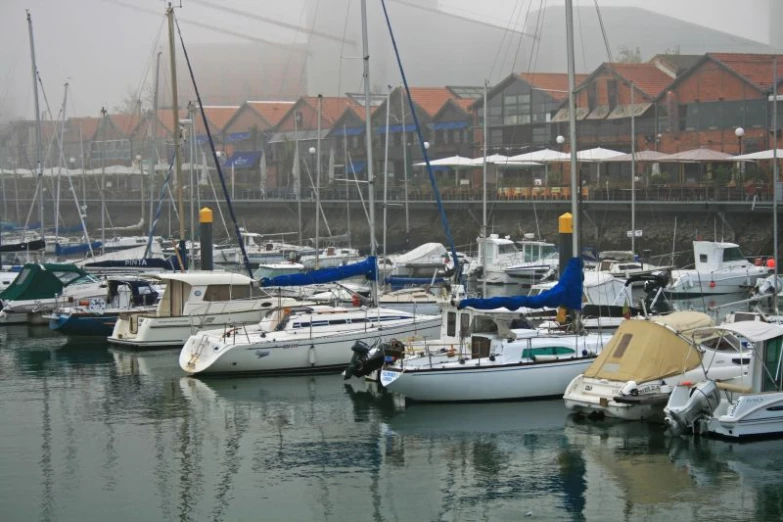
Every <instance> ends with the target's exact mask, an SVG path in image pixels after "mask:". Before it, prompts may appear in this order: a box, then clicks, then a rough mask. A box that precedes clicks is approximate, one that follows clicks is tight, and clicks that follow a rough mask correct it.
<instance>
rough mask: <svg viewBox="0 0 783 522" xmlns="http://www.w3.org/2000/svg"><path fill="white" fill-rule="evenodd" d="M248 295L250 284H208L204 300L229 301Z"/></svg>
mask: <svg viewBox="0 0 783 522" xmlns="http://www.w3.org/2000/svg"><path fill="white" fill-rule="evenodd" d="M248 297H250V285H209V286H208V287H207V290H206V292H204V301H231V300H232V299H247V298H248Z"/></svg>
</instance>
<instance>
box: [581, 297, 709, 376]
mask: <svg viewBox="0 0 783 522" xmlns="http://www.w3.org/2000/svg"><path fill="white" fill-rule="evenodd" d="M712 324H713V323H712V320H711V319H710V318H709V316H707V315H706V314H702V313H699V312H675V313H673V314H669V315H666V316H660V317H654V318H652V319H649V320H635V319H634V320H627V321H623V322H622V324H620V327H619V328H618V329H617V332H615V334H614V335H613V336H612V338H611V339H610V340H609V343H608V344H607V345H606V347H605V348H604V349H603V350H602V351H601V353H600V354H599V355H598V357H597V358H596V360H595V362H593V364H591V365H590V367H589V368H588V369H587V371H585V374H584V375H585V377H587V378H592V379H607V380H610V381H621V382H625V381H636V382H637V383H643V382H648V381H653V380H658V379H665V378H666V377H670V376H672V375H679V374H681V373H683V372H686V371H688V370H692V369H694V368H696V366H698V365H699V363H700V362H701V354H700V352H698V351H697V350H693V349H691V341H690V338H689V337H687V336H684V334H687V332H689V331H691V330H693V329H696V328H703V327H706V326H712Z"/></svg>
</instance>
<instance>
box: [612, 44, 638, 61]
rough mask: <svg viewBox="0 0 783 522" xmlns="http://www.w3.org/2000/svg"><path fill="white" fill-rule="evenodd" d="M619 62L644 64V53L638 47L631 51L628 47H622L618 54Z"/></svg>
mask: <svg viewBox="0 0 783 522" xmlns="http://www.w3.org/2000/svg"><path fill="white" fill-rule="evenodd" d="M617 61H618V62H620V63H642V51H641V49H639V48H638V47H637V48H636V49H631V48H630V47H628V46H627V45H621V46H620V47H619V49H618V52H617Z"/></svg>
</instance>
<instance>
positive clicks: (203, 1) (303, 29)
mask: <svg viewBox="0 0 783 522" xmlns="http://www.w3.org/2000/svg"><path fill="white" fill-rule="evenodd" d="M188 3H191V4H196V5H203V6H204V7H209V8H211V9H218V10H220V11H223V12H226V13H231V14H235V15H238V16H241V17H243V18H250V19H251V20H257V21H259V22H264V23H267V24H271V25H277V26H279V27H283V28H285V29H291V30H293V31H296V32H297V33H305V34H309V35H311V36H320V37H321V38H324V39H326V40H332V41H334V42H339V41H340V37H339V36H336V35H333V34H329V33H325V32H322V31H316V30H315V29H313V28H312V27H302V26H298V25H294V24H289V23H287V22H283V21H280V20H275V19H273V18H267V17H265V16H260V15H257V14H254V13H250V12H248V11H240V10H239V9H235V8H233V7H228V6H226V5H223V4H222V3H220V4H218V3H215V2H207V1H206V0H188ZM343 38H345V37H343ZM350 43H351V44H354V45H356V42H355V41H353V40H351V42H350Z"/></svg>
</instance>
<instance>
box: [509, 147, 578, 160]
mask: <svg viewBox="0 0 783 522" xmlns="http://www.w3.org/2000/svg"><path fill="white" fill-rule="evenodd" d="M570 159H571V156H570V155H568V154H566V153H564V152H558V151H556V150H552V149H543V150H537V151H535V152H527V153H525V154H519V155H517V156H511V157H510V158H508V161H509V162H515V163H519V162H522V161H534V162H536V163H556V162H560V161H569V160H570Z"/></svg>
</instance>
